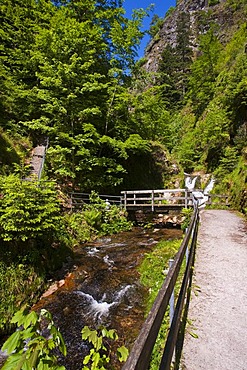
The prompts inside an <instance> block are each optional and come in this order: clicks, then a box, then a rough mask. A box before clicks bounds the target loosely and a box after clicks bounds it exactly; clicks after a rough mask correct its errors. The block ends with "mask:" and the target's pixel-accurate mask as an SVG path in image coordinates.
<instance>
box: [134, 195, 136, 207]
mask: <svg viewBox="0 0 247 370" xmlns="http://www.w3.org/2000/svg"><path fill="white" fill-rule="evenodd" d="M134 205H136V193H134Z"/></svg>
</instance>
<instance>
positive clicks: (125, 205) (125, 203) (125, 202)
mask: <svg viewBox="0 0 247 370" xmlns="http://www.w3.org/2000/svg"><path fill="white" fill-rule="evenodd" d="M124 209H127V191H125V192H124Z"/></svg>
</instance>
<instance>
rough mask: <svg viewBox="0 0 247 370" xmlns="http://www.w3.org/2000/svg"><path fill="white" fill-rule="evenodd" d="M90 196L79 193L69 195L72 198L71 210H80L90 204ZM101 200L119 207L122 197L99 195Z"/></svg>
mask: <svg viewBox="0 0 247 370" xmlns="http://www.w3.org/2000/svg"><path fill="white" fill-rule="evenodd" d="M90 195H91V194H89V193H79V192H71V193H69V197H70V208H71V209H72V210H73V209H74V210H76V209H80V208H82V207H83V205H85V204H89V203H90ZM98 196H99V197H100V199H101V200H104V201H105V202H106V203H109V204H111V205H112V204H115V205H117V206H121V197H120V196H116V195H106V194H99V195H98Z"/></svg>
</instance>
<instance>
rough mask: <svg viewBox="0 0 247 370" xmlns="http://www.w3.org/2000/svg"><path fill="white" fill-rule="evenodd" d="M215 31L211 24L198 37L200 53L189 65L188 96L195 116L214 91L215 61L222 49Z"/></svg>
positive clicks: (204, 106)
mask: <svg viewBox="0 0 247 370" xmlns="http://www.w3.org/2000/svg"><path fill="white" fill-rule="evenodd" d="M215 31H216V30H215V26H211V28H210V29H209V31H208V32H207V33H206V34H205V35H202V36H201V37H200V44H199V52H200V54H199V57H198V58H197V59H196V60H195V61H194V63H193V64H192V67H191V75H190V77H189V90H188V97H189V98H190V99H191V100H192V107H193V111H194V112H195V114H196V116H197V117H199V116H200V115H201V114H202V112H203V111H204V110H205V109H206V107H207V105H208V103H209V102H210V100H211V99H212V97H213V95H214V92H215V80H216V77H217V75H218V72H217V62H218V59H219V57H220V52H221V50H222V46H221V44H220V42H219V41H218V39H217V37H216V35H215Z"/></svg>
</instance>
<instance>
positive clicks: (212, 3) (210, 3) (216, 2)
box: [208, 0, 220, 6]
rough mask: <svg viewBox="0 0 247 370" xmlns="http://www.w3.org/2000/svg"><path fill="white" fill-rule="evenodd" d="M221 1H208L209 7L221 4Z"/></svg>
mask: <svg viewBox="0 0 247 370" xmlns="http://www.w3.org/2000/svg"><path fill="white" fill-rule="evenodd" d="M219 2H220V0H209V1H208V6H214V5H217V4H219Z"/></svg>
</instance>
